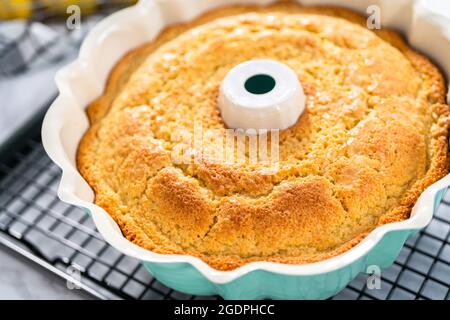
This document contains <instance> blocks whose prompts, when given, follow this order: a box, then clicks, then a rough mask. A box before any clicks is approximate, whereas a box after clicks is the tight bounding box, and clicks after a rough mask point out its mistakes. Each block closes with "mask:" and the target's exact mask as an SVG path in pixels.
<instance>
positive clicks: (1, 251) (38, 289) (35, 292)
mask: <svg viewBox="0 0 450 320" xmlns="http://www.w3.org/2000/svg"><path fill="white" fill-rule="evenodd" d="M0 299H39V300H41V299H51V300H53V299H58V300H80V299H89V300H90V299H94V298H93V297H92V296H91V295H89V294H88V293H86V292H85V291H83V290H80V289H72V290H70V289H68V287H67V284H66V281H65V280H64V279H61V278H59V277H58V276H57V275H55V274H53V273H51V272H50V271H48V270H46V269H45V268H43V267H41V266H39V265H38V264H36V263H33V262H31V261H29V260H28V259H27V258H25V257H23V256H21V255H20V254H18V253H16V252H14V251H12V250H10V249H9V248H6V247H4V246H2V245H0Z"/></svg>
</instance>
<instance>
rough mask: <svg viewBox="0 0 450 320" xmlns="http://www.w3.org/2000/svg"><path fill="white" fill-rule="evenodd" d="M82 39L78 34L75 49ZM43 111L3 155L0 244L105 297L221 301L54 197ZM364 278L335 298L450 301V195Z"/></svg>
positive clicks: (56, 174)
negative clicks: (104, 233) (131, 251)
mask: <svg viewBox="0 0 450 320" xmlns="http://www.w3.org/2000/svg"><path fill="white" fill-rule="evenodd" d="M108 12H110V11H108V10H104V11H99V12H96V14H98V15H102V14H106V13H108ZM47 18H48V17H47ZM51 23H55V26H57V25H58V23H57V22H53V21H52V22H51ZM29 25H30V23H29ZM26 30H27V29H25V31H24V34H21V35H19V36H18V37H17V38H16V39H14V41H11V40H9V41H8V42H4V41H2V38H1V36H0V64H1V63H2V57H5V56H7V54H8V52H7V51H8V50H13V49H14V48H17V47H20V45H21V42H23V41H25V40H26V38H27V33H26V32H27V31H26ZM64 32H66V31H64ZM0 34H1V28H0ZM69 36H70V35H69ZM69 38H70V37H69ZM65 39H66V40H67V39H68V38H67V37H66V36H65ZM54 45H55V46H56V45H57V43H55V44H54ZM78 45H79V39H74V40H73V42H72V50H76V48H77V47H78ZM51 49H52V48H51V46H50V45H48V44H47V45H46V48H45V49H43V48H40V47H39V46H37V47H36V48H34V49H33V50H35V52H34V54H32V55H31V56H32V57H34V58H32V59H31V60H28V61H25V62H24V64H23V65H22V66H18V67H17V66H16V68H11V69H8V70H9V71H8V72H4V73H3V74H1V73H0V81H4V80H7V79H8V77H14V76H15V75H16V74H24V73H26V72H29V70H31V69H33V68H35V66H34V65H33V64H34V62H35V61H36V59H44V60H45V56H46V55H48V54H50V53H51V51H52V50H51ZM66 49H67V47H66ZM66 52H68V51H66ZM52 54H54V53H52ZM53 61H54V60H52V59H49V60H48V61H47V62H46V63H49V64H51V63H53ZM38 67H45V63H44V64H42V63H41V64H39V66H38ZM3 71H5V70H3ZM41 116H42V114H37V115H36V117H34V120H33V121H31V122H30V123H29V124H28V126H27V129H26V130H21V134H20V135H19V134H18V135H17V136H16V139H15V141H14V143H10V144H9V147H8V150H6V152H3V153H2V154H1V155H0V243H1V244H3V245H6V246H8V247H9V248H11V249H13V250H15V251H17V252H19V253H20V254H22V255H24V256H25V257H27V258H29V259H30V260H32V261H34V262H36V263H38V264H40V265H41V266H43V267H45V268H47V269H49V270H50V271H52V272H54V273H55V274H57V275H59V276H61V277H63V278H66V279H68V280H72V281H74V282H76V281H77V280H78V275H80V276H81V278H80V280H81V281H80V282H81V288H82V289H84V290H86V291H88V292H89V293H91V294H92V295H95V296H97V297H99V298H102V299H199V298H212V299H216V298H217V297H196V296H190V295H186V294H183V293H180V292H176V291H174V290H171V289H169V288H167V287H165V286H164V285H162V284H161V283H159V282H158V281H157V280H155V279H154V278H152V276H151V275H150V274H149V273H148V272H147V271H146V270H145V269H144V268H143V266H142V265H141V264H140V263H139V261H137V260H135V259H133V258H130V257H126V256H124V255H122V254H121V253H119V252H117V251H116V250H114V249H113V248H112V247H110V246H109V245H108V244H107V243H105V241H104V240H103V239H102V237H101V236H100V235H99V233H98V232H97V231H96V229H95V226H94V224H93V222H92V219H91V217H90V216H89V215H88V214H86V213H85V212H84V211H83V210H81V209H79V208H76V207H73V206H70V205H67V204H64V203H62V202H61V201H60V200H59V199H58V198H57V195H56V189H57V185H58V181H59V179H60V170H59V169H58V168H57V167H56V165H54V164H53V163H52V162H51V160H50V159H49V158H48V157H47V155H46V154H45V151H44V150H43V147H42V144H41V140H40V135H39V128H40V121H41ZM74 270H75V271H77V272H78V271H79V274H78V273H77V272H75V273H74ZM366 281H367V275H363V274H361V275H359V276H358V277H357V278H356V279H355V280H353V281H352V282H351V283H350V284H349V286H347V287H346V288H345V289H344V290H343V291H342V292H340V293H339V294H338V295H336V296H335V297H333V299H450V193H447V194H446V195H445V196H444V200H443V202H442V204H441V206H440V207H439V210H438V211H437V213H436V215H435V217H434V219H433V220H432V222H431V223H430V225H429V226H428V227H427V228H426V229H425V230H423V231H421V232H420V233H418V234H416V235H415V236H413V237H412V238H410V239H409V240H408V241H407V244H406V245H405V247H404V248H403V249H402V251H401V253H400V256H399V257H398V259H397V261H396V262H395V264H394V265H392V266H391V267H390V268H388V269H386V270H384V271H383V272H382V283H381V289H372V290H370V289H369V288H368V287H367V286H366Z"/></svg>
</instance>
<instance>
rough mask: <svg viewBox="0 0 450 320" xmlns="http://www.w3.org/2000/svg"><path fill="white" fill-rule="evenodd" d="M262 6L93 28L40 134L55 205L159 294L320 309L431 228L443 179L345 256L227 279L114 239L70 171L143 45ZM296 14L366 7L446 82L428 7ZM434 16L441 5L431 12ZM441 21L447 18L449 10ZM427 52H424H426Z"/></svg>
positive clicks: (123, 18)
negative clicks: (185, 24)
mask: <svg viewBox="0 0 450 320" xmlns="http://www.w3.org/2000/svg"><path fill="white" fill-rule="evenodd" d="M272 2H274V1H271V0H246V1H245V0H242V1H238V0H159V1H158V0H143V1H141V2H139V3H138V4H137V5H136V6H133V7H130V8H127V9H124V10H121V11H119V12H117V13H115V14H113V15H111V16H109V17H108V18H106V19H104V20H103V21H101V22H100V23H99V24H98V25H97V26H96V27H95V28H94V29H93V30H92V31H91V32H90V34H89V35H88V37H87V38H86V39H85V41H84V43H83V45H82V47H81V50H80V54H79V57H78V59H77V60H76V61H74V62H73V63H71V64H70V65H68V66H66V67H64V68H63V69H62V70H61V71H59V72H58V74H57V76H56V83H57V86H58V88H59V96H58V97H57V98H56V100H55V101H54V102H53V104H52V105H51V107H50V109H49V110H48V113H47V115H46V117H45V120H44V123H43V128H42V140H43V144H44V147H45V150H46V151H47V153H48V154H49V156H50V158H51V159H52V160H53V161H54V162H55V163H56V164H57V165H58V166H59V167H60V168H61V169H62V178H61V183H60V186H59V190H58V194H59V197H60V198H61V200H63V201H65V202H67V203H70V204H73V205H76V206H79V207H82V208H84V209H86V210H87V211H89V212H90V213H91V215H92V218H93V220H94V222H95V225H96V226H97V229H98V230H99V232H100V233H101V234H102V236H103V237H104V238H105V240H106V241H107V242H108V243H109V244H110V245H112V246H113V247H114V248H116V249H117V250H119V251H120V252H122V253H124V254H126V255H129V256H132V257H135V258H137V259H139V260H141V261H142V262H143V264H144V265H145V267H146V268H147V269H148V270H149V271H150V272H151V273H152V274H153V275H154V276H155V277H156V278H157V279H158V280H159V281H160V282H162V283H163V284H165V285H167V286H168V287H171V288H173V289H175V290H179V291H182V292H186V293H190V294H198V295H213V294H218V295H221V296H222V297H224V298H227V299H260V298H273V299H324V298H327V297H330V296H332V295H334V294H336V293H337V292H339V291H340V290H341V289H342V288H344V287H345V286H346V285H347V284H348V282H350V281H351V280H352V279H353V278H354V277H355V276H356V275H357V274H358V273H360V272H366V271H367V268H368V267H369V266H371V265H377V266H379V267H380V268H385V267H388V266H389V265H391V264H392V263H393V261H394V260H395V258H396V257H397V255H398V253H399V251H400V249H401V248H402V246H403V244H404V242H405V241H406V239H407V238H408V237H409V236H410V235H411V234H413V233H415V232H417V231H418V230H420V229H421V228H423V227H425V226H426V225H427V224H428V223H429V222H430V220H431V218H432V216H433V213H434V211H435V210H436V208H437V206H438V204H439V202H440V200H441V197H442V194H443V192H444V191H445V189H446V188H447V186H448V185H450V175H447V176H446V177H444V178H443V179H441V180H439V181H438V182H436V183H435V184H433V185H432V186H430V187H429V188H427V189H426V190H425V191H424V192H423V193H422V194H421V196H420V197H419V199H418V201H417V203H416V205H415V206H414V208H413V210H412V213H411V217H410V218H409V219H407V220H405V221H402V222H397V223H392V224H386V225H383V226H380V227H378V228H376V229H375V230H373V231H372V232H371V233H370V234H369V235H368V236H367V237H366V238H365V239H364V240H363V241H361V242H360V243H359V244H358V245H357V246H355V247H354V248H352V249H350V250H348V251H346V252H344V253H342V254H340V255H339V256H336V257H333V258H331V259H328V260H323V261H320V262H317V263H310V264H302V265H289V264H278V263H270V262H254V263H249V264H246V265H244V266H242V267H240V268H238V269H235V270H231V271H219V270H215V269H213V268H212V267H210V266H209V265H207V264H206V263H204V262H203V261H202V260H200V259H198V258H195V257H192V256H187V255H164V254H157V253H154V252H151V251H148V250H145V249H143V248H140V247H138V246H136V245H135V244H133V243H131V242H129V241H128V240H127V239H125V238H124V237H123V236H122V233H121V231H120V229H119V227H118V226H117V224H116V223H115V222H114V220H113V219H112V218H111V217H110V216H109V215H108V214H107V213H106V212H105V210H103V209H102V208H100V207H99V206H97V205H95V204H94V202H93V201H94V193H93V191H92V189H91V188H90V187H89V185H88V184H87V182H86V181H85V180H84V179H83V178H82V176H81V175H80V173H79V172H78V171H77V167H76V163H75V156H76V152H77V147H78V143H79V142H80V140H81V138H82V136H83V134H84V132H85V131H86V129H87V128H88V126H89V123H88V118H87V116H86V114H85V112H84V109H85V107H86V106H87V105H88V104H89V102H91V101H92V100H94V99H95V98H96V97H97V96H99V95H101V93H102V91H103V88H104V86H105V84H106V81H107V78H108V75H109V72H110V71H111V69H112V68H113V66H114V64H115V63H116V62H117V61H118V60H119V59H120V57H122V56H123V55H124V54H125V53H126V52H128V51H129V50H131V49H133V48H135V47H137V46H139V45H140V44H143V43H145V42H148V41H151V40H152V39H153V38H155V37H156V36H157V35H158V33H159V32H160V31H161V30H162V29H163V28H164V27H165V26H168V25H170V24H173V23H177V22H181V21H188V20H191V19H193V18H195V17H196V16H197V15H199V14H201V13H203V12H205V11H208V10H210V9H213V8H216V7H219V6H223V5H231V4H259V5H264V4H269V3H272ZM300 2H301V3H302V4H305V5H312V4H328V5H344V6H347V7H349V8H351V9H355V10H357V11H360V12H362V13H365V12H366V9H367V7H368V6H369V5H374V4H375V5H378V6H379V8H380V9H381V16H382V24H383V26H388V27H392V28H395V29H398V30H401V31H402V32H403V33H404V34H405V35H406V36H407V38H408V40H409V43H410V44H411V45H412V46H413V47H416V48H417V49H419V50H420V51H422V52H423V53H425V54H426V55H428V56H429V57H431V58H432V59H434V61H435V62H437V63H438V64H439V66H440V67H441V68H442V70H444V71H445V73H446V75H447V76H448V75H449V74H450V60H449V59H448V56H447V55H448V52H450V20H449V19H448V18H445V17H444V16H442V15H440V14H439V13H437V12H434V11H432V9H430V7H429V5H430V4H431V5H433V2H434V1H426V0H424V1H395V2H392V1H388V0H370V1H351V0H349V1H341V0H339V1H338V0H334V1H320V0H304V1H300ZM437 4H438V5H441V6H442V5H443V6H444V7H445V6H446V5H448V4H443V3H442V2H441V3H437ZM446 8H447V11H448V12H450V9H448V7H446ZM430 44H432V45H430Z"/></svg>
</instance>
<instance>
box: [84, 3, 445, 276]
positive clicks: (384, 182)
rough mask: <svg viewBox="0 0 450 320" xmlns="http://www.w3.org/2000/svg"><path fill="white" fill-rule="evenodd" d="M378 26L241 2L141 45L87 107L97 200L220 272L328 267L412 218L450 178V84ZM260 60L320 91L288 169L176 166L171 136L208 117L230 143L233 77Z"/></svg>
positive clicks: (146, 240) (289, 153)
mask: <svg viewBox="0 0 450 320" xmlns="http://www.w3.org/2000/svg"><path fill="white" fill-rule="evenodd" d="M365 23H366V20H365V18H364V17H362V16H360V15H358V14H356V13H354V12H352V11H349V10H346V9H342V8H335V7H302V6H299V5H296V4H293V3H287V2H286V3H278V4H275V5H271V6H268V7H245V6H234V7H228V8H223V9H219V10H215V11H212V12H209V13H207V14H205V15H203V16H201V17H199V18H197V19H196V20H195V21H193V22H191V23H187V24H182V25H177V26H173V27H170V28H168V29H166V30H165V31H164V32H162V33H161V34H160V36H159V37H158V38H157V39H156V40H155V41H154V42H152V43H149V44H146V45H144V46H142V47H140V48H137V49H135V50H133V51H131V52H130V53H129V54H127V55H126V56H125V57H124V58H123V59H122V60H121V61H120V62H119V63H118V64H117V66H116V67H115V68H114V70H113V71H112V72H111V75H110V78H109V81H108V83H107V86H106V89H105V93H104V95H102V96H101V97H100V98H98V99H97V100H96V101H94V102H93V103H92V104H91V105H90V106H89V107H88V109H87V113H88V116H89V119H90V121H91V127H90V128H89V130H88V131H87V132H86V135H85V136H84V138H83V139H82V141H81V143H80V146H79V150H78V154H77V163H78V168H79V170H80V172H81V174H82V175H83V177H84V178H85V179H86V180H87V181H88V183H89V184H90V185H91V187H92V188H93V189H94V191H95V195H96V198H95V202H96V204H98V205H99V206H101V207H103V208H104V209H105V210H106V211H107V212H108V213H109V214H110V215H111V216H112V217H113V218H114V220H115V221H116V222H117V223H118V224H119V226H120V228H121V230H122V231H123V234H124V235H125V236H126V237H127V238H128V239H129V240H130V241H132V242H134V243H136V244H138V245H140V246H142V247H144V248H147V249H149V250H152V251H154V252H158V253H169V254H170V253H179V254H189V255H194V256H197V257H199V258H201V259H202V260H204V261H206V262H207V263H208V264H210V265H211V266H212V267H214V268H217V269H221V270H229V269H234V268H237V267H239V266H241V265H243V264H245V263H248V262H252V261H274V262H280V263H292V264H300V263H308V262H315V261H320V260H323V259H327V258H329V257H333V256H335V255H338V254H340V253H342V252H344V251H346V250H348V249H349V248H351V247H353V246H354V245H356V244H357V243H358V242H359V241H361V240H362V239H363V238H364V237H365V236H366V235H367V233H368V232H370V231H371V230H373V229H374V228H375V227H376V226H378V225H381V224H385V223H389V222H394V221H400V220H404V219H406V218H408V217H409V214H410V212H411V208H412V206H413V205H414V204H415V202H416V200H417V198H418V196H419V195H420V193H422V192H423V190H424V189H425V188H426V187H427V186H429V185H430V184H432V183H433V182H435V181H436V180H438V179H440V178H441V177H443V176H444V175H445V174H447V172H448V165H449V161H448V142H447V141H448V126H449V115H450V111H449V107H448V106H447V105H446V104H445V100H444V99H445V98H444V97H445V83H444V80H443V77H442V75H441V73H440V72H439V71H438V70H437V68H436V67H435V66H434V65H433V64H432V63H430V62H429V61H428V60H427V59H426V58H424V57H423V56H421V55H420V54H418V53H417V52H415V51H413V50H412V49H410V48H409V47H408V46H407V45H406V44H405V42H404V41H403V40H402V38H401V37H400V36H399V35H398V34H397V33H395V32H392V31H390V30H386V29H382V30H376V31H374V32H372V31H369V30H367V29H366V28H364V26H365ZM251 58H272V59H277V60H280V61H281V62H284V63H286V64H288V65H289V66H290V67H291V68H292V69H294V70H295V71H296V72H297V73H298V76H299V78H300V80H301V82H302V85H303V87H304V90H305V93H306V95H307V97H308V98H307V105H306V111H305V113H304V114H303V115H302V116H301V117H300V119H299V121H298V122H297V124H296V125H294V126H293V127H291V128H289V129H286V130H284V131H282V132H281V134H280V168H279V170H278V172H276V173H274V174H271V175H267V174H262V173H261V172H260V171H259V168H258V166H255V165H249V164H236V165H232V166H230V165H225V164H223V163H211V162H208V161H207V160H202V161H201V162H200V163H191V164H177V163H173V159H172V158H171V151H172V149H173V148H174V145H176V143H178V142H179V141H180V139H182V137H181V138H180V134H178V135H177V134H173V133H174V132H175V133H177V132H182V133H183V132H191V131H192V130H193V129H192V128H193V124H194V121H201V122H202V125H203V126H204V127H206V128H215V129H218V130H216V131H217V134H218V135H221V134H223V131H224V129H225V126H224V124H223V122H222V120H221V118H220V114H219V111H218V108H217V105H216V100H217V92H218V87H219V84H220V81H221V79H223V77H224V76H225V74H226V72H227V71H228V70H229V69H230V68H231V67H233V66H234V65H236V64H238V63H240V62H242V61H245V60H248V59H251ZM183 130H184V131H183ZM181 135H183V134H181ZM213 147H214V142H211V143H209V144H208V143H207V144H204V148H213Z"/></svg>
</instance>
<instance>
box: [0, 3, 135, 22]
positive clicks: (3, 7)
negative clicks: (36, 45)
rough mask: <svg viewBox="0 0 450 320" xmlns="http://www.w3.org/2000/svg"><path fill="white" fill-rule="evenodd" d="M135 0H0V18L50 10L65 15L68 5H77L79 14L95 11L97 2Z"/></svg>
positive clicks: (108, 4) (30, 14) (24, 16)
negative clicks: (104, 0)
mask: <svg viewBox="0 0 450 320" xmlns="http://www.w3.org/2000/svg"><path fill="white" fill-rule="evenodd" d="M136 2H137V0H110V1H107V2H103V1H99V0H0V20H5V19H29V18H30V17H31V16H32V15H33V13H38V12H39V13H40V12H50V13H55V14H59V15H62V16H64V15H66V14H67V8H68V7H69V6H70V5H77V6H79V7H80V9H81V14H91V13H93V12H95V10H96V9H97V6H98V4H99V3H103V6H105V5H107V6H122V7H123V5H131V4H134V3H136Z"/></svg>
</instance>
